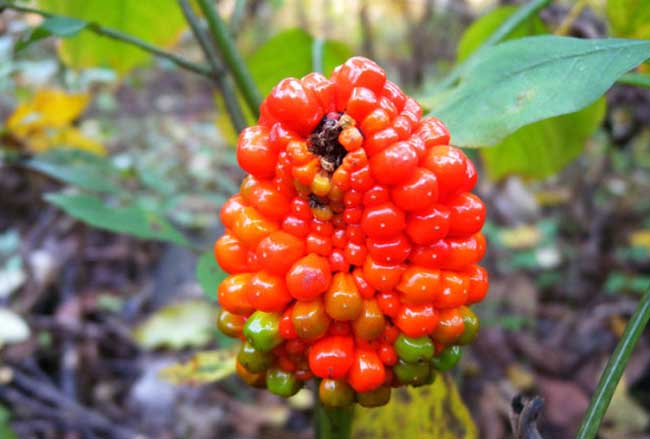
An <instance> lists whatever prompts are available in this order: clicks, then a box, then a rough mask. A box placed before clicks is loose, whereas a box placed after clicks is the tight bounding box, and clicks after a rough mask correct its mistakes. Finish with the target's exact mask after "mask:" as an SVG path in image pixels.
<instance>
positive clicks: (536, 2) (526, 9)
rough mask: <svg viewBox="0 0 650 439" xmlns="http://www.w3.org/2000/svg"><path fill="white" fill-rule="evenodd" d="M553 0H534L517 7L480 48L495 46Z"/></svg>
mask: <svg viewBox="0 0 650 439" xmlns="http://www.w3.org/2000/svg"><path fill="white" fill-rule="evenodd" d="M551 1H552V0H532V1H531V2H529V3H526V4H525V5H523V6H521V7H520V8H519V9H517V12H515V13H514V14H512V15H511V16H510V17H508V19H507V20H506V21H504V22H503V24H502V25H501V26H499V27H498V28H497V30H496V31H494V32H493V33H492V35H490V37H489V38H488V39H487V40H485V42H484V43H483V44H482V45H481V46H480V47H479V50H481V49H485V48H486V47H490V46H494V45H495V44H497V43H500V42H501V41H503V40H504V39H505V38H506V37H507V36H508V35H510V33H512V31H514V30H515V29H516V28H517V27H518V26H519V25H520V24H521V23H523V22H524V21H526V20H528V19H529V18H530V17H531V16H533V15H535V14H537V13H538V12H539V11H540V10H542V9H544V8H545V7H546V6H548V5H549V4H550V3H551Z"/></svg>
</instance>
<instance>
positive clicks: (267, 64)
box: [246, 29, 351, 95]
mask: <svg viewBox="0 0 650 439" xmlns="http://www.w3.org/2000/svg"><path fill="white" fill-rule="evenodd" d="M313 42H314V37H313V36H311V35H310V34H308V33H307V32H305V31H304V30H302V29H289V30H285V31H282V32H280V33H278V34H276V35H274V36H273V37H271V38H270V39H269V40H267V41H266V42H265V43H264V44H262V45H261V46H259V47H258V48H257V49H256V50H255V52H253V53H252V54H251V55H250V56H249V57H247V59H246V64H248V68H249V69H250V72H251V75H252V76H253V79H254V80H255V82H256V83H257V85H258V87H259V89H260V92H261V93H262V95H266V94H268V93H269V92H270V91H271V89H272V88H273V87H274V86H275V85H276V84H277V83H278V82H279V81H280V80H281V79H283V78H286V77H288V76H294V77H296V78H300V77H302V76H304V75H306V74H308V73H310V72H312V71H313V69H312V49H313ZM350 56H351V51H350V49H349V47H348V46H347V45H345V44H343V43H339V42H335V41H325V42H324V45H323V67H324V74H325V75H329V74H330V72H331V71H332V70H333V69H334V67H336V66H337V65H339V64H341V63H343V62H345V60H346V59H348V58H349V57H350Z"/></svg>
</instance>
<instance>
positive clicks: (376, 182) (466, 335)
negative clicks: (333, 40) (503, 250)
mask: <svg viewBox="0 0 650 439" xmlns="http://www.w3.org/2000/svg"><path fill="white" fill-rule="evenodd" d="M260 112H261V116H260V118H259V122H258V125H255V126H252V127H248V128H246V129H245V130H244V131H243V132H242V133H241V135H240V137H239V142H238V146H237V159H238V161H239V164H240V166H241V167H242V168H243V169H244V170H245V171H246V172H248V174H249V175H248V176H247V177H246V178H245V179H244V181H243V183H242V185H241V189H240V193H239V194H236V195H234V196H233V197H232V198H230V199H229V200H228V201H227V202H226V203H225V204H224V206H223V208H222V210H221V220H222V222H223V225H224V226H225V229H226V232H225V234H224V236H222V237H221V238H219V240H218V241H217V242H216V243H215V248H214V251H215V256H216V259H217V261H218V263H219V264H220V265H221V267H223V269H224V270H225V271H226V272H228V273H229V274H230V276H229V277H227V278H226V279H225V280H224V281H223V282H222V283H221V284H220V285H219V289H218V298H219V303H220V304H221V307H222V311H221V314H220V316H219V319H218V325H219V328H220V329H221V331H223V332H224V333H225V334H227V335H229V336H232V337H239V338H241V339H242V340H244V344H243V346H242V347H241V350H240V352H239V355H238V359H237V371H238V373H239V375H240V376H241V377H242V378H243V379H244V380H245V381H246V382H247V383H249V384H251V385H254V386H259V387H266V388H268V389H269V390H270V391H272V392H274V393H276V394H278V395H281V396H290V395H292V394H294V393H295V392H297V391H298V389H299V388H300V387H301V385H302V383H303V382H305V381H307V380H309V379H311V378H312V377H319V378H321V379H322V381H321V383H320V387H319V396H320V399H321V400H322V402H323V403H324V404H327V405H330V406H344V405H347V404H350V403H353V402H355V401H356V402H358V403H360V404H362V405H364V406H377V405H381V404H385V403H386V402H387V401H388V400H389V399H390V389H391V387H392V386H399V385H406V384H411V385H421V384H426V383H428V382H430V381H431V380H432V379H433V376H434V374H433V371H434V369H435V370H443V371H444V370H447V369H449V368H451V367H453V365H454V364H455V363H456V362H457V361H458V359H459V358H460V348H459V345H463V344H467V343H469V342H471V341H472V340H473V339H474V337H475V336H476V333H477V330H478V326H479V322H478V319H477V318H476V315H475V314H474V313H473V312H472V311H471V310H470V309H469V308H468V307H467V306H468V305H470V304H473V303H476V302H478V301H480V300H482V299H483V297H484V296H485V293H486V291H487V287H488V277H487V272H486V271H485V269H483V268H482V267H480V266H479V265H477V263H478V262H479V260H480V259H481V258H482V257H483V254H484V252H485V239H484V238H483V235H481V233H480V229H481V227H482V225H483V222H484V219H485V206H484V204H483V203H482V202H481V200H480V199H479V198H478V197H477V196H475V195H473V194H471V193H470V192H469V191H471V190H472V188H473V187H474V185H475V184H476V179H477V174H476V170H475V168H474V165H473V164H472V162H471V161H470V160H469V159H468V158H467V157H466V156H465V154H464V153H463V152H462V151H461V150H459V149H458V148H455V147H453V146H449V145H448V143H449V132H448V131H447V128H446V127H445V126H444V125H443V123H442V122H441V121H440V120H438V119H436V118H434V117H425V118H422V109H421V107H420V105H419V104H418V103H417V102H416V101H415V100H413V99H412V98H410V97H408V96H406V95H405V94H404V93H402V91H401V90H400V89H399V87H398V86H397V85H395V84H394V83H392V82H390V81H387V80H386V75H385V73H384V71H383V70H382V69H381V68H380V67H379V66H378V65H377V64H375V63H374V62H372V61H370V60H368V59H365V58H361V57H354V58H351V59H349V60H348V61H347V62H346V63H345V64H343V65H341V66H339V67H337V68H336V69H335V70H334V72H333V73H332V76H331V78H330V79H327V78H326V77H324V76H323V75H321V74H318V73H311V74H309V75H307V76H305V77H304V78H302V79H295V78H287V79H284V80H282V81H280V83H279V84H278V85H277V86H276V87H275V88H274V89H273V91H272V92H271V93H270V95H269V96H268V97H267V98H266V100H265V101H264V102H263V103H262V106H261V108H260Z"/></svg>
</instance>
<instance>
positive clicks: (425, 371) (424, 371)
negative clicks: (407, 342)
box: [393, 359, 431, 385]
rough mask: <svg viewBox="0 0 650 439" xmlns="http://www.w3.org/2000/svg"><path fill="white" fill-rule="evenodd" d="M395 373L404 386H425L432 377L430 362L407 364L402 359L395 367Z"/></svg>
mask: <svg viewBox="0 0 650 439" xmlns="http://www.w3.org/2000/svg"><path fill="white" fill-rule="evenodd" d="M393 373H394V374H395V376H396V377H397V379H398V380H399V382H400V383H402V384H412V385H420V384H425V383H426V382H427V380H428V379H429V378H430V375H431V367H430V364H429V362H428V361H427V362H420V363H407V362H406V361H404V360H402V359H400V360H398V361H397V363H396V364H395V365H394V366H393Z"/></svg>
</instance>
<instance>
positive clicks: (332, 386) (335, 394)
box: [318, 378, 354, 407]
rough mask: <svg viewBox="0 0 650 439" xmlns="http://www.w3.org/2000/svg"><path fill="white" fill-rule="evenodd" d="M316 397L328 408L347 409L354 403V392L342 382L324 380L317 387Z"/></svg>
mask: <svg viewBox="0 0 650 439" xmlns="http://www.w3.org/2000/svg"><path fill="white" fill-rule="evenodd" d="M318 397H319V398H320V401H321V403H323V405H326V406H328V407H347V406H349V405H350V404H352V403H353V402H354V390H352V387H350V385H349V384H348V383H346V382H345V381H343V380H332V379H328V378H326V379H324V380H322V381H321V382H320V385H319V386H318Z"/></svg>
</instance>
